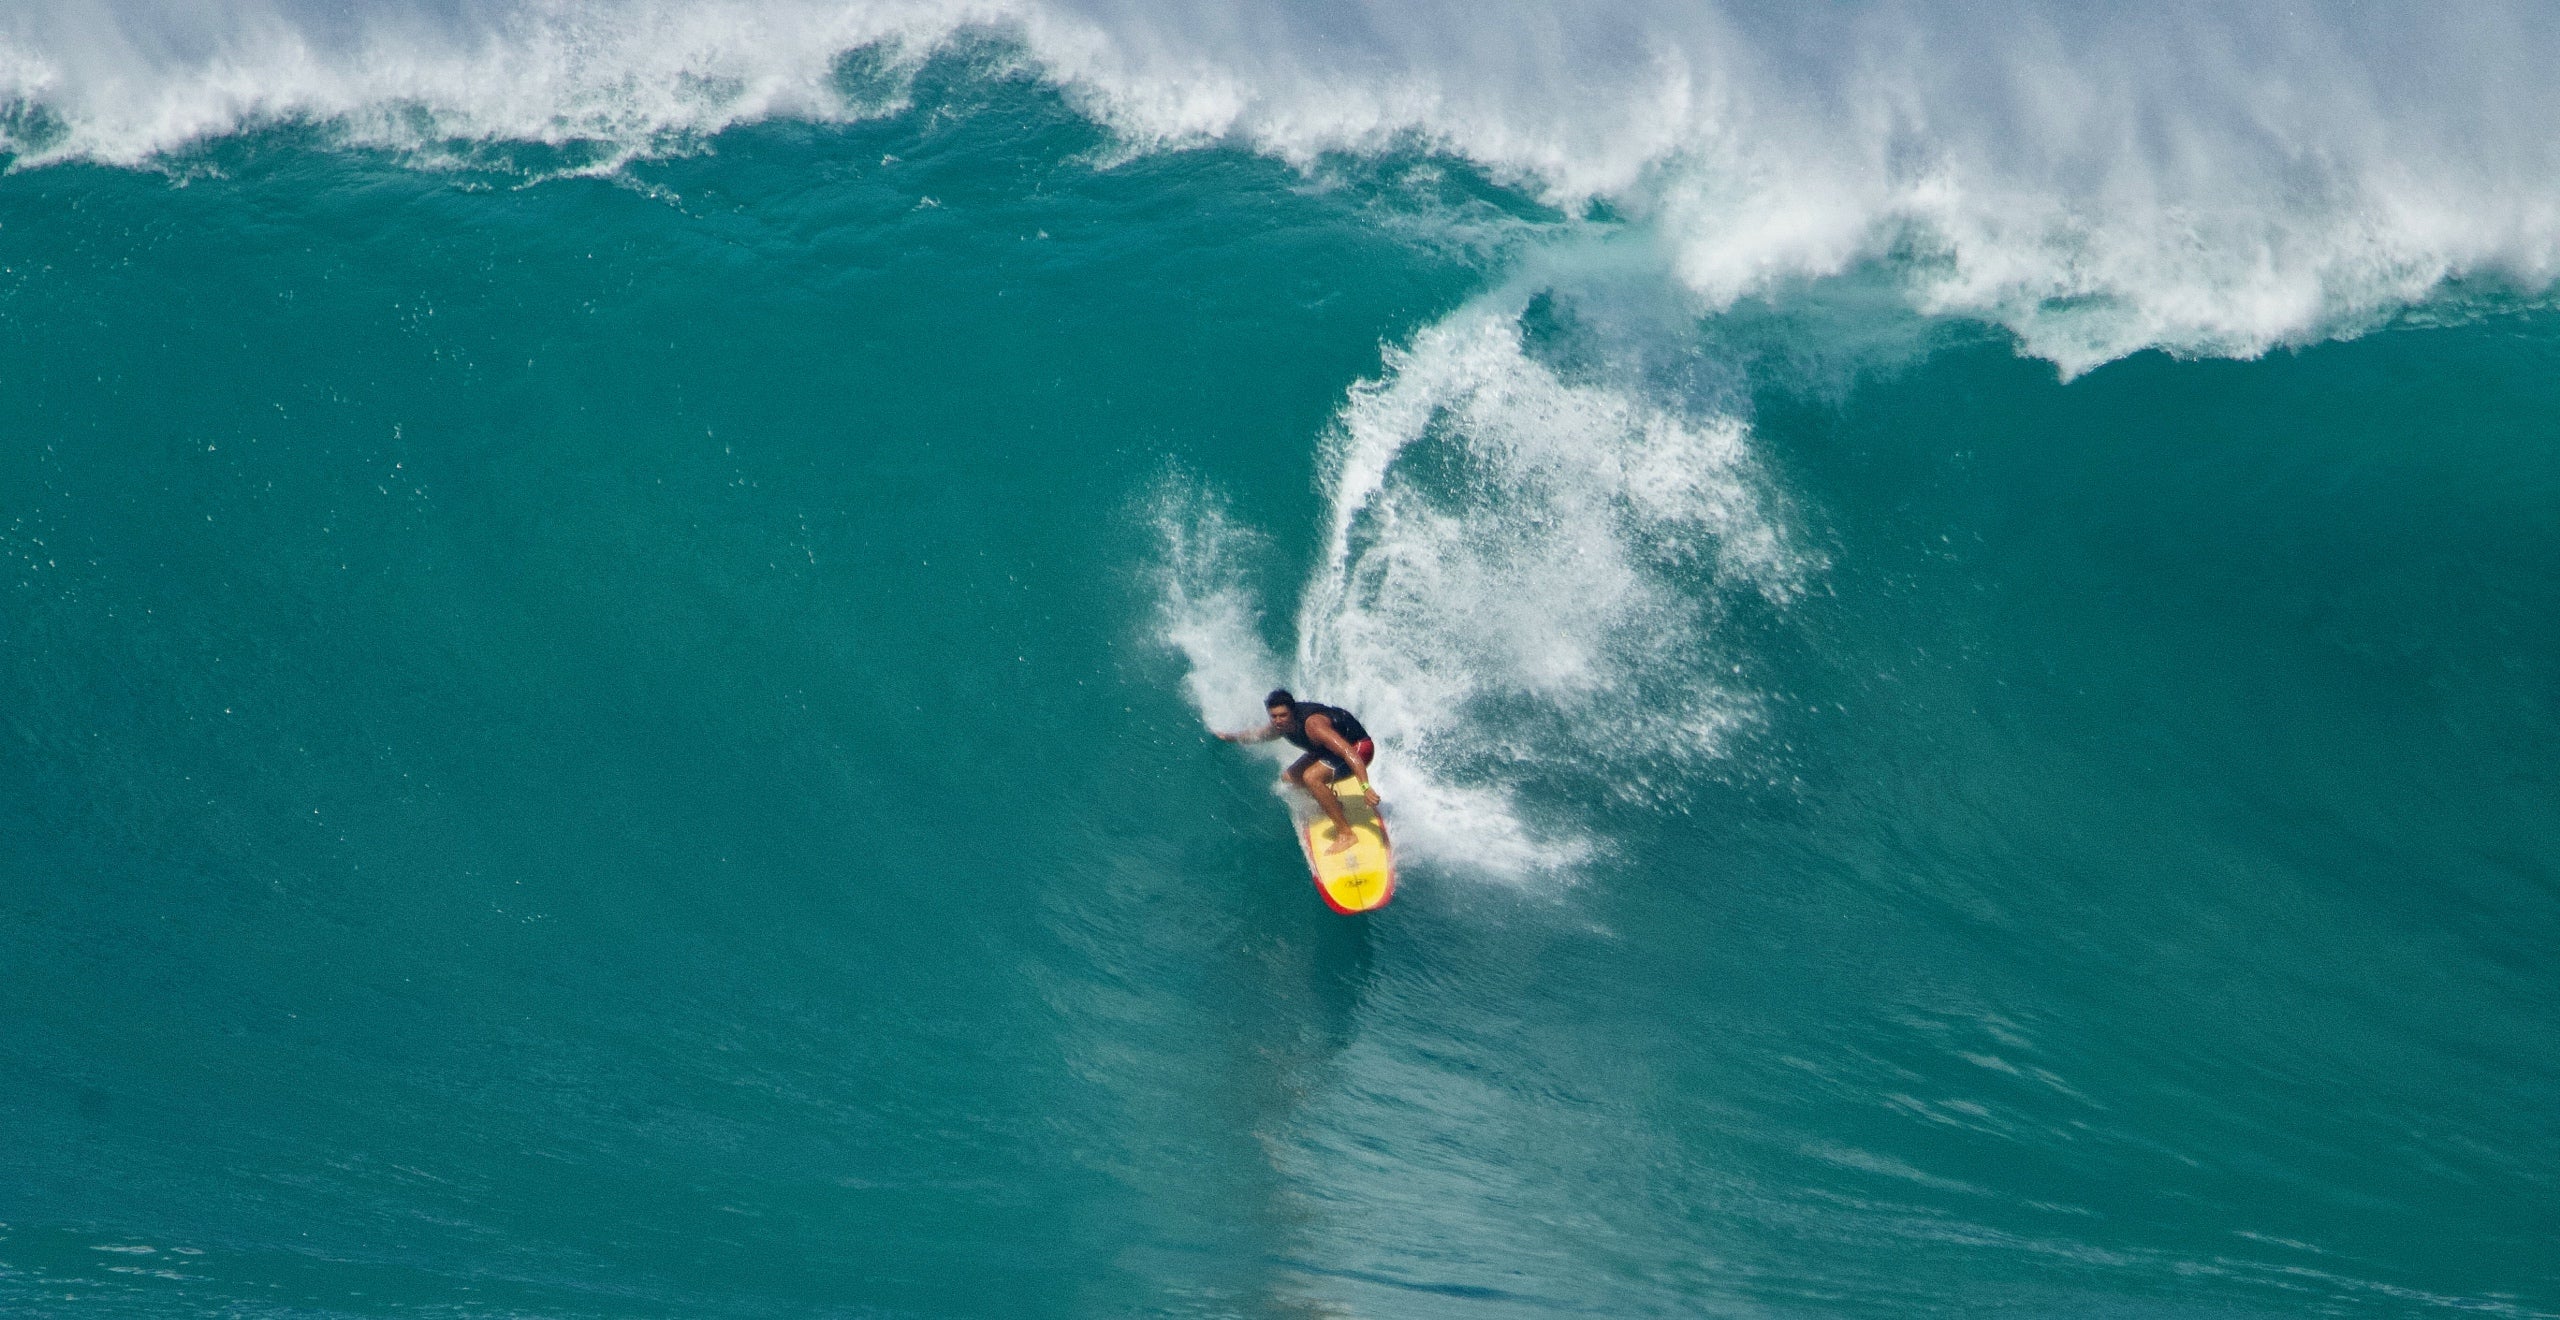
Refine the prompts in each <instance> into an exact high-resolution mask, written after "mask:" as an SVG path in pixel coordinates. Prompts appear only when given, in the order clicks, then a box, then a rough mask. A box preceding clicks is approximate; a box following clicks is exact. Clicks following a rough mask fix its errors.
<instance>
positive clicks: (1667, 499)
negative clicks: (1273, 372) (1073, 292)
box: [1158, 293, 1819, 876]
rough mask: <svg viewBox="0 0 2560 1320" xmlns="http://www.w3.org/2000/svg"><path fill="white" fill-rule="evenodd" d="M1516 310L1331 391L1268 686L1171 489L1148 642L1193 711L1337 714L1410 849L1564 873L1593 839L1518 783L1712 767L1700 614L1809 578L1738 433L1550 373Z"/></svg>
mask: <svg viewBox="0 0 2560 1320" xmlns="http://www.w3.org/2000/svg"><path fill="white" fill-rule="evenodd" d="M1521 312H1522V302H1521V300H1520V299H1519V298H1518V297H1517V296H1516V294H1512V293H1505V294H1502V295H1497V296H1493V297H1489V298H1487V299H1485V300H1483V301H1482V302H1480V303H1478V304H1476V305H1473V306H1470V307H1468V308H1466V309H1464V310H1462V311H1460V312H1459V313H1457V314H1455V315H1453V316H1451V317H1449V318H1448V319H1446V320H1444V321H1442V322H1441V323H1440V324H1437V325H1435V326H1432V327H1430V328H1429V329H1427V330H1426V331H1424V332H1423V333H1422V334H1420V335H1419V336H1417V337H1416V338H1415V339H1414V341H1413V342H1412V343H1410V344H1409V345H1406V346H1404V347H1401V348H1397V349H1392V350H1390V351H1389V353H1388V354H1387V362H1386V370H1385V373H1384V374H1383V375H1382V376H1381V377H1380V378H1379V379H1377V380H1374V381H1368V382H1364V383H1362V384H1361V385H1359V386H1358V387H1356V388H1354V389H1353V390H1352V392H1351V395H1350V397H1349V399H1348V400H1347V401H1346V403H1345V405H1344V407H1343V409H1342V411H1341V413H1340V415H1339V416H1338V418H1337V419H1336V423H1335V426H1334V428H1333V431H1332V433H1331V435H1330V436H1329V437H1328V441H1327V445H1326V458H1327V469H1326V470H1327V488H1326V494H1327V497H1328V515H1327V519H1328V520H1327V524H1326V539H1325V542H1324V547H1323V551H1322V554H1321V555H1320V558H1319V561H1318V565H1317V568H1316V570H1315V572H1314V574H1313V576H1312V577H1311V579H1310V580H1309V581H1308V583H1307V584H1306V585H1305V588H1304V590H1303V593H1302V596H1301V600H1300V605H1299V608H1298V611H1297V618H1296V624H1297V627H1296V632H1297V646H1296V655H1295V657H1294V661H1293V662H1292V664H1291V665H1290V667H1289V670H1288V672H1287V674H1286V675H1285V676H1284V675H1283V674H1281V673H1280V671H1279V670H1278V669H1277V667H1276V664H1275V661H1274V660H1273V658H1272V657H1269V656H1268V655H1267V654H1265V653H1264V652H1263V649H1262V643H1261V641H1260V630H1259V628H1258V627H1257V626H1255V624H1256V622H1257V621H1258V619H1259V609H1258V607H1257V606H1256V605H1255V604H1254V603H1253V602H1252V601H1251V600H1250V598H1249V597H1247V596H1245V595H1243V594H1242V589H1241V587H1240V585H1239V583H1240V582H1241V578H1240V577H1239V576H1237V574H1236V573H1235V571H1234V569H1233V566H1232V565H1233V560H1232V558H1231V554H1232V552H1233V549H1234V548H1235V547H1236V546H1238V544H1239V540H1240V533H1239V532H1238V531H1237V530H1236V529H1235V528H1234V526H1233V524H1232V523H1231V522H1230V521H1229V520H1228V519H1227V518H1226V517H1225V516H1224V515H1223V513H1222V512H1220V511H1219V510H1218V509H1217V508H1216V507H1215V506H1214V505H1207V504H1203V503H1201V502H1199V501H1196V500H1194V501H1190V502H1173V503H1168V504H1165V505H1163V506H1160V508H1159V514H1158V521H1159V525H1160V527H1162V528H1163V531H1164V536H1165V547H1166V548H1165V563H1166V565H1167V587H1166V594H1165V610H1164V614H1163V625H1162V626H1163V636H1164V637H1165V639H1166V640H1167V641H1168V642H1169V643H1171V644H1172V645H1174V646H1175V647H1177V648H1179V649H1180V650H1181V651H1182V652H1183V653H1184V654H1185V655H1186V657H1188V658H1189V660H1190V663H1191V672H1190V687H1191V695H1192V697H1193V699H1194V701H1195V702H1197V703H1199V705H1200V707H1201V709H1202V711H1203V713H1204V715H1205V716H1207V717H1209V718H1210V719H1211V722H1212V723H1216V722H1218V721H1219V720H1220V719H1222V718H1223V719H1228V720H1244V719H1251V718H1252V717H1253V715H1254V713H1255V702H1256V696H1257V695H1258V693H1259V691H1260V690H1261V689H1262V688H1264V687H1267V686H1269V683H1270V682H1271V681H1274V680H1279V679H1282V678H1284V677H1285V678H1286V680H1287V681H1288V683H1289V685H1290V686H1292V687H1293V688H1296V689H1298V690H1300V691H1301V692H1303V693H1306V694H1309V695H1312V696H1319V697H1321V698H1322V699H1324V700H1328V701H1334V702H1339V703H1342V704H1345V705H1348V706H1350V707H1352V708H1354V709H1356V710H1358V711H1359V712H1360V715H1361V719H1362V721H1363V722H1364V723H1366V724H1367V725H1368V727H1369V729H1370V731H1371V732H1372V733H1374V734H1375V735H1376V736H1377V738H1378V740H1379V745H1380V748H1381V760H1380V763H1379V770H1378V775H1379V785H1380V788H1381V789H1382V790H1383V791H1384V792H1385V793H1386V795H1387V797H1388V799H1389V801H1390V803H1391V805H1392V807H1393V809H1394V812H1395V820H1396V825H1397V830H1398V834H1399V838H1400V840H1401V841H1402V843H1403V845H1404V847H1405V848H1406V850H1407V852H1408V855H1410V856H1413V857H1415V858H1418V859H1425V860H1429V861H1434V862H1438V863H1441V864H1444V865H1450V866H1454V867H1459V868H1463V869H1466V870H1468V871H1471V872H1474V873H1478V874H1490V875H1502V876H1525V875H1554V874H1558V873H1567V872H1570V871H1571V870H1573V869H1574V867H1575V865H1576V864H1577V863H1579V862H1581V861H1583V860H1585V859H1587V858H1589V857H1591V856H1592V855H1593V854H1594V852H1595V850H1596V849H1598V848H1599V846H1600V841H1599V840H1597V839H1595V838H1594V837H1592V836H1591V835H1590V834H1589V833H1588V832H1587V831H1586V830H1585V828H1584V827H1583V826H1581V825H1580V824H1577V823H1576V821H1575V820H1574V819H1572V818H1570V817H1569V816H1568V815H1566V814H1565V813H1561V812H1543V813H1542V812H1539V811H1535V810H1532V809H1530V808H1529V806H1528V805H1527V803H1528V800H1529V798H1530V796H1531V793H1530V791H1529V790H1530V789H1531V788H1532V787H1533V786H1540V785H1543V786H1545V787H1547V788H1549V789H1552V788H1553V787H1554V786H1555V785H1556V784H1558V783H1560V782H1565V781H1571V780H1579V781H1581V783H1582V784H1584V785H1586V786H1587V785H1607V786H1609V787H1608V788H1607V789H1606V790H1605V791H1606V792H1611V793H1615V794H1618V795H1620V796H1630V797H1637V798H1642V797H1644V796H1646V795H1648V794H1649V792H1650V788H1649V785H1651V784H1653V783H1656V782H1672V781H1679V780H1684V779H1685V778H1686V777H1687V776H1686V774H1685V772H1686V771H1687V770H1689V769H1692V768H1694V765H1695V763H1697V762H1699V761H1702V760H1708V759H1713V758H1716V757H1719V756H1722V755H1725V754H1726V753H1727V751H1728V750H1729V748H1728V744H1729V741H1730V739H1731V736H1732V734H1733V733H1734V732H1735V731H1736V730H1737V729H1738V728H1740V727H1742V726H1743V725H1745V724H1747V723H1749V722H1750V721H1751V720H1752V719H1753V718H1754V708H1755V699H1754V698H1753V696H1752V695H1751V694H1750V693H1748V692H1747V691H1742V690H1737V689H1732V688H1728V687H1727V686H1726V685H1725V681H1724V675H1726V674H1728V673H1729V672H1730V669H1731V667H1730V665H1728V664H1726V663H1724V654H1723V648H1721V647H1720V646H1719V645H1718V643H1717V639H1716V634H1715V624H1716V622H1717V621H1718V619H1719V617H1720V616H1721V614H1722V612H1723V609H1724V606H1725V604H1726V603H1727V602H1728V601H1729V600H1730V599H1732V598H1734V597H1736V596H1746V597H1756V598H1758V599H1761V600H1764V601H1768V602H1774V603H1781V604H1782V603H1784V602H1785V601H1787V600H1788V599H1791V598H1792V597H1793V596H1794V595H1795V594H1796V593H1798V592H1799V591H1800V590H1801V589H1802V586H1803V583H1804V581H1805V579H1806V577H1807V575H1808V574H1809V573H1811V572H1815V571H1818V567H1819V566H1818V563H1817V562H1816V561H1813V560H1812V559H1811V558H1810V557H1808V556H1807V555H1806V554H1805V553H1803V552H1802V551H1800V550H1798V549H1796V548H1795V547H1794V546H1793V545H1792V544H1791V543H1790V538H1789V537H1788V536H1787V535H1786V534H1785V532H1784V530H1783V527H1782V524H1781V521H1780V519H1779V517H1778V515H1777V512H1776V510H1777V508H1778V502H1777V501H1776V499H1775V497H1774V496H1773V495H1772V494H1771V493H1770V492H1769V491H1768V490H1767V489H1766V483H1765V481H1764V479H1763V478H1762V477H1761V475H1760V474H1759V472H1758V470H1757V465H1756V463H1755V462H1754V460H1753V457H1752V454H1751V452H1750V448H1749V444H1748V437H1749V432H1748V429H1747V428H1746V427H1745V426H1744V425H1743V424H1742V423H1741V422H1739V421H1738V420H1735V419H1734V418H1731V417H1727V416H1721V415H1715V414H1708V415H1704V416H1691V415H1686V414H1684V413H1683V412H1682V411H1681V410H1679V409H1676V408H1674V407H1670V406H1666V405H1665V404H1663V403H1660V402H1656V401H1653V400H1652V399H1650V398H1649V396H1648V391H1647V390H1645V389H1644V388H1643V387H1642V385H1641V384H1640V383H1638V382H1634V381H1618V380H1586V379H1568V378H1567V377H1566V375H1565V374H1563V373H1561V372H1560V371H1559V370H1558V369H1556V368H1554V367H1551V366H1549V365H1547V364H1545V363H1543V362H1541V361H1539V360H1538V359H1537V358H1536V356H1535V355H1533V353H1532V352H1531V351H1530V349H1529V347H1528V346H1527V344H1526V343H1525V342H1524V335H1523V330H1522V326H1521ZM1210 547H1218V549H1216V550H1212V549H1210ZM1589 791H1590V790H1589V789H1588V788H1587V787H1586V788H1585V789H1584V790H1582V796H1583V797H1584V800H1586V801H1587V800H1588V793H1589Z"/></svg>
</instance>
